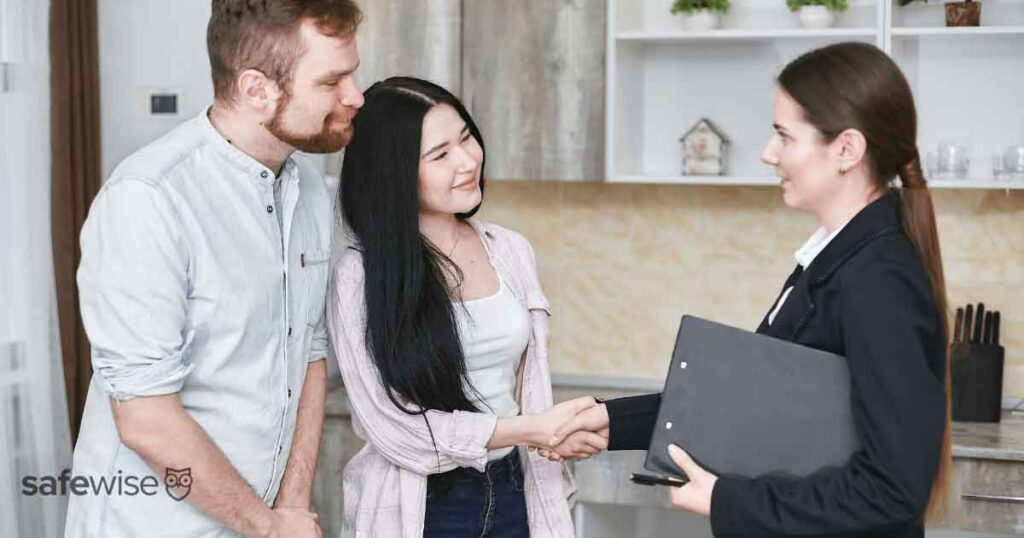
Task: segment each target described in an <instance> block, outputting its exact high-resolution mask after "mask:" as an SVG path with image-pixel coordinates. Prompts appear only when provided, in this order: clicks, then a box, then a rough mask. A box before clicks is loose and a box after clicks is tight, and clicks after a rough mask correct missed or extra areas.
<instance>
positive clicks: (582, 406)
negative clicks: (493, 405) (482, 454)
mask: <svg viewBox="0 0 1024 538" xmlns="http://www.w3.org/2000/svg"><path fill="white" fill-rule="evenodd" d="M596 403H597V402H596V401H594V399H593V398H591V397H590V396H585V397H583V398H576V399H575V400H568V401H565V402H562V403H560V404H557V405H554V406H552V407H551V408H550V409H548V410H547V411H544V412H543V413H538V414H536V415H520V416H516V417H500V418H498V423H497V425H496V426H495V428H494V433H493V434H492V435H491V438H490V440H489V441H488V442H487V448H488V449H489V450H494V449H496V448H504V447H508V446H516V445H527V446H531V447H539V448H552V446H553V443H552V439H554V437H555V430H556V429H558V427H559V426H561V425H562V424H565V423H566V422H568V421H569V420H571V419H572V418H573V417H575V416H576V415H577V414H579V413H580V412H582V411H584V410H586V409H589V408H591V407H594V405H595V404H596Z"/></svg>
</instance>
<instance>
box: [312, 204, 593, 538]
mask: <svg viewBox="0 0 1024 538" xmlns="http://www.w3.org/2000/svg"><path fill="white" fill-rule="evenodd" d="M470 222H471V223H472V225H473V227H474V228H475V229H476V230H477V233H479V234H480V237H481V238H482V240H483V241H484V243H485V245H486V246H487V250H488V252H489V256H490V261H491V264H492V265H493V266H494V267H495V268H496V269H497V271H498V273H499V274H500V275H501V278H502V279H504V280H505V282H506V283H507V284H508V286H509V288H510V289H511V290H512V293H513V294H514V295H515V296H516V298H518V299H519V300H520V301H521V302H522V303H523V305H525V306H526V307H527V308H528V309H529V310H530V318H531V320H532V326H533V328H532V331H531V335H530V343H529V344H528V345H527V347H526V353H525V354H524V357H523V361H522V362H521V364H520V370H519V383H520V389H521V390H520V391H519V392H520V394H519V397H518V403H519V406H520V408H521V409H522V413H523V414H533V413H538V412H541V411H544V410H545V409H547V408H549V407H551V405H552V398H551V374H550V369H549V364H548V318H549V317H550V315H551V310H550V308H549V306H548V301H547V298H545V297H544V293H543V291H541V287H540V280H539V279H538V278H537V264H536V260H535V258H534V253H533V248H532V247H531V246H530V243H529V242H528V241H527V240H526V238H525V237H523V236H522V235H520V234H518V233H516V232H513V231H510V230H507V229H505V228H502V227H500V226H497V225H494V224H488V223H484V222H478V221H472V220H471V221H470ZM328 301H329V304H328V308H327V316H328V330H329V332H330V336H331V345H332V346H333V348H334V352H335V355H336V356H337V358H338V363H339V365H340V366H341V375H342V378H343V379H344V381H345V388H346V390H347V392H348V397H349V401H350V402H351V404H352V417H353V418H352V422H353V427H354V429H355V432H356V435H358V436H359V437H360V438H362V439H364V440H365V441H366V445H364V446H363V448H362V450H360V451H359V453H358V454H356V455H355V457H353V458H352V459H351V460H350V461H349V463H348V465H346V467H345V476H344V481H343V492H344V493H343V494H344V504H345V506H344V520H343V527H342V536H356V537H369V536H375V537H376V536H402V537H406V538H413V537H419V536H422V534H423V520H424V513H425V510H426V498H427V475H429V474H433V473H438V472H445V471H450V470H452V469H454V468H456V467H471V468H474V469H477V470H483V469H484V466H485V465H486V464H487V446H486V445H487V441H488V440H489V439H490V437H491V434H492V433H493V432H494V426H495V423H496V422H497V417H496V416H495V415H491V414H487V413H470V412H463V411H455V412H452V413H444V412H440V411H427V418H428V419H429V421H430V426H431V428H432V429H433V433H434V440H435V441H436V443H437V446H436V452H435V447H434V445H433V444H432V443H431V439H430V434H429V433H428V431H427V425H426V423H425V422H424V420H423V417H420V416H416V415H409V414H406V413H404V412H402V411H401V410H399V409H398V408H396V407H395V405H394V404H393V403H392V402H391V400H390V399H389V398H388V396H387V393H386V392H385V389H384V386H383V385H382V384H381V382H380V377H379V375H378V372H377V369H376V367H375V366H374V364H373V360H372V358H371V357H370V354H369V353H368V351H367V349H366V340H365V335H366V312H365V308H366V303H365V300H364V294H363V263H362V256H361V255H360V253H359V252H358V251H356V250H353V249H349V250H348V251H346V252H345V253H344V254H343V255H342V256H341V259H340V260H339V262H338V264H337V266H336V267H335V269H334V278H333V281H332V284H331V289H330V291H329V293H328ZM519 451H520V456H521V457H522V461H523V462H524V465H523V472H524V475H525V477H524V482H525V488H524V494H525V496H526V508H527V514H528V517H529V523H530V536H533V537H547V536H557V537H566V538H568V537H571V536H574V530H573V523H572V519H571V517H570V506H571V504H572V497H573V495H574V493H575V491H576V487H575V485H574V483H573V480H572V475H571V474H570V473H569V470H568V469H567V468H566V467H565V464H564V463H555V462H549V461H547V460H546V459H544V458H542V457H540V456H538V455H537V454H535V453H529V452H527V451H526V450H525V449H524V448H522V447H520V448H519ZM438 457H440V467H438Z"/></svg>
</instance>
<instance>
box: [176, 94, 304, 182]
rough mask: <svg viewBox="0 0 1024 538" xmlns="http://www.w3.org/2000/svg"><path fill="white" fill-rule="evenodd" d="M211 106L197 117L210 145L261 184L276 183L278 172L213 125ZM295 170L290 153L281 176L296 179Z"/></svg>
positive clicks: (282, 168)
mask: <svg viewBox="0 0 1024 538" xmlns="http://www.w3.org/2000/svg"><path fill="white" fill-rule="evenodd" d="M210 108H211V107H206V108H205V109H203V111H202V112H200V113H199V116H198V117H197V118H196V120H197V121H198V122H199V125H200V127H201V129H202V131H203V133H204V134H205V138H206V140H207V141H208V142H209V143H210V147H212V148H213V150H214V151H215V152H216V153H217V154H218V155H220V156H221V157H223V158H224V159H226V160H227V161H228V162H230V163H231V164H232V165H234V166H235V167H237V168H238V169H239V170H241V171H242V172H243V173H245V175H247V176H249V177H251V178H253V180H254V181H256V182H257V183H259V184H260V185H264V186H268V187H272V186H273V185H274V178H275V175H276V172H275V171H274V170H271V169H269V168H267V167H266V166H264V165H263V163H261V162H259V161H257V160H256V159H254V158H252V157H251V156H250V155H249V154H248V153H245V152H244V151H242V150H240V149H238V148H237V147H235V146H234V145H233V144H232V143H231V142H228V140H227V139H226V138H224V135H222V134H220V131H218V130H217V129H216V128H215V127H214V126H213V123H211V122H210V115H209V113H210ZM295 172H296V165H295V161H294V159H292V156H291V155H289V156H288V158H287V159H285V161H284V164H283V165H282V167H281V177H282V178H287V179H289V180H294V179H295V178H296V177H297V175H296V174H295Z"/></svg>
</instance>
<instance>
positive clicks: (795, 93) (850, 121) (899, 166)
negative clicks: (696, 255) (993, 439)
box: [778, 43, 952, 520]
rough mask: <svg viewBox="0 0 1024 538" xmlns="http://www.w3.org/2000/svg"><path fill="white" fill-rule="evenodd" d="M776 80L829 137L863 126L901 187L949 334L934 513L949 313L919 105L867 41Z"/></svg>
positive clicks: (939, 475)
mask: <svg viewBox="0 0 1024 538" xmlns="http://www.w3.org/2000/svg"><path fill="white" fill-rule="evenodd" d="M778 82H779V85H780V86H781V87H782V89H783V90H785V91H786V93H788V94H789V95H790V96H791V97H792V98H793V99H794V100H795V101H796V102H797V103H799V104H800V106H801V107H802V108H803V111H804V114H805V116H806V118H807V120H808V121H809V122H810V123H811V124H813V125H814V126H815V127H816V128H817V129H818V131H820V132H821V133H822V134H823V135H824V136H825V139H826V140H828V141H829V142H831V141H833V140H835V139H836V137H837V136H839V134H840V133H842V132H843V131H845V130H846V129H850V128H854V129H857V130H859V131H860V132H861V133H863V135H864V138H865V139H866V140H867V156H868V159H869V161H870V165H871V169H872V172H873V173H872V176H873V179H874V181H875V182H876V185H877V186H879V187H883V188H885V187H887V186H888V185H889V184H890V182H891V181H892V180H893V179H895V178H896V177H897V176H899V178H900V184H901V188H899V189H895V192H896V193H897V195H898V196H899V198H900V200H901V203H900V207H901V217H902V222H903V231H904V232H905V233H906V235H907V237H908V238H909V239H910V242H911V243H912V244H913V245H914V249H915V250H916V251H917V254H918V256H919V257H920V259H921V263H922V265H923V266H924V269H925V271H926V272H927V273H928V279H929V282H930V284H931V288H932V294H933V295H934V298H935V304H936V306H937V307H938V310H939V314H940V318H941V321H940V323H941V324H942V332H943V335H944V338H945V339H946V346H945V349H946V362H945V366H944V383H945V388H946V409H945V412H946V421H945V430H944V432H943V438H942V450H941V456H940V460H939V467H938V470H937V471H936V475H935V480H934V481H933V483H932V490H931V497H930V498H929V500H928V508H927V511H926V512H925V514H926V519H929V520H931V519H933V518H935V517H937V516H939V515H941V513H942V511H943V509H944V504H945V498H946V495H945V492H946V486H947V484H948V482H949V473H950V467H951V465H952V459H951V452H952V441H951V430H952V427H951V423H950V415H951V411H950V410H951V400H952V399H951V388H950V375H949V368H950V365H949V319H948V317H947V316H948V313H947V301H946V282H945V278H944V276H943V270H942V255H941V253H940V252H939V235H938V232H937V231H936V228H935V210H934V208H933V206H932V196H931V192H930V191H929V190H928V184H927V183H926V182H925V179H924V174H923V173H922V172H921V159H920V156H919V155H918V151H917V111H916V109H915V107H914V96H913V94H912V93H911V91H910V84H908V83H907V79H906V77H904V76H903V73H902V72H901V71H900V68H899V67H898V66H897V65H896V63H895V62H893V61H892V59H891V58H889V56H887V55H886V54H885V53H884V52H882V51H881V50H879V49H878V48H877V47H874V46H872V45H868V44H865V43H837V44H835V45H829V46H827V47H823V48H820V49H816V50H813V51H810V52H808V53H806V54H804V55H803V56H801V57H799V58H797V59H796V60H794V61H793V62H792V63H790V64H789V65H787V66H786V68H785V69H783V71H782V73H781V74H780V75H779V78H778Z"/></svg>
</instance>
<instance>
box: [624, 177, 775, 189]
mask: <svg viewBox="0 0 1024 538" xmlns="http://www.w3.org/2000/svg"><path fill="white" fill-rule="evenodd" d="M608 181H609V182H611V183H652V184H671V185H723V186H726V185H727V186H736V185H747V186H758V187H770V186H778V184H779V178H777V177H751V176H679V175H670V174H644V175H619V176H612V177H611V178H609V180H608Z"/></svg>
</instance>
